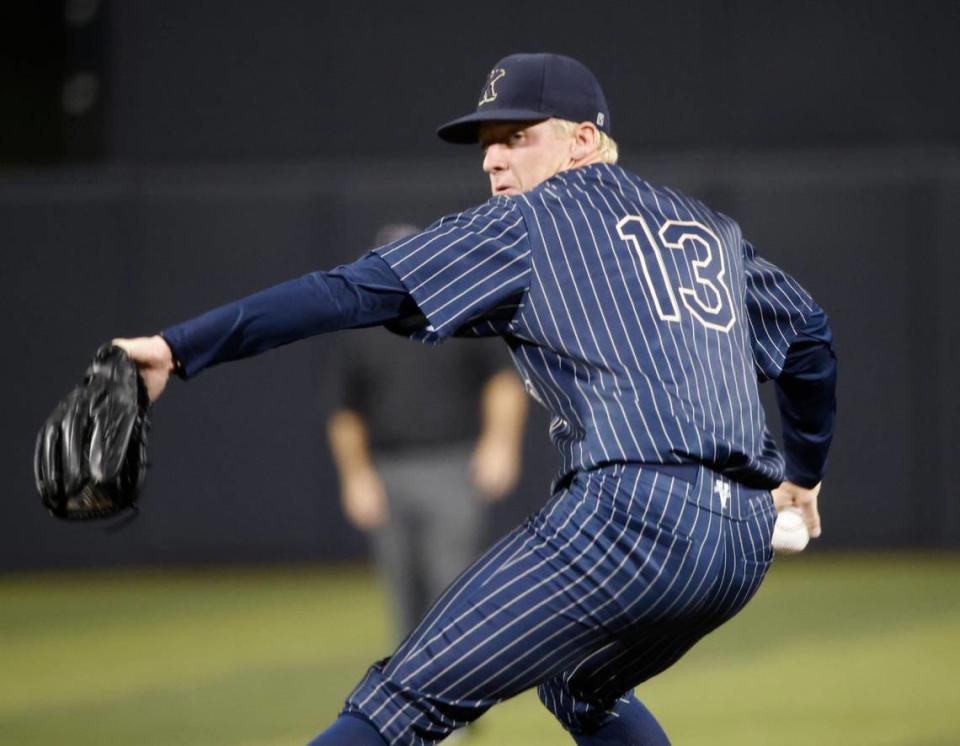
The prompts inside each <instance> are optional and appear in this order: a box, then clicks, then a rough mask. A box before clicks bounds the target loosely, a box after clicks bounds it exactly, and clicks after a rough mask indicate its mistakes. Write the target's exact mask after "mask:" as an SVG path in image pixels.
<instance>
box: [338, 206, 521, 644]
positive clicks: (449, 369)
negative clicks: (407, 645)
mask: <svg viewBox="0 0 960 746" xmlns="http://www.w3.org/2000/svg"><path fill="white" fill-rule="evenodd" d="M419 232H420V229H419V228H417V227H415V226H412V225H403V224H390V225H386V226H384V227H383V228H382V229H381V230H380V231H379V232H378V234H377V237H376V241H375V245H376V246H381V245H384V244H387V243H392V242H393V241H398V240H400V239H402V238H404V237H406V236H409V235H413V234H416V233H419ZM378 335H379V336H378V337H377V338H376V340H371V339H370V338H369V337H367V336H366V335H356V336H351V335H346V336H345V337H344V339H342V340H341V343H342V345H343V348H342V350H341V354H340V359H341V360H342V361H343V365H342V368H341V373H342V386H341V402H342V406H341V407H340V408H338V409H337V410H336V411H334V412H333V413H332V414H331V415H330V418H329V419H328V421H327V437H328V439H329V442H330V449H331V452H332V454H333V459H334V463H335V464H336V468H337V474H338V476H339V479H340V500H341V503H342V506H343V511H344V513H345V514H346V516H347V518H348V519H349V521H350V523H351V524H352V525H353V526H354V527H356V528H358V529H360V530H361V531H364V532H367V533H368V534H369V536H370V539H371V543H372V549H373V554H374V559H375V562H376V566H377V571H378V573H379V574H380V576H381V578H382V579H383V581H384V582H385V584H386V587H387V591H388V593H389V596H390V603H391V607H392V609H391V610H392V618H393V627H394V629H393V631H394V633H395V634H396V635H397V636H398V637H403V636H404V635H406V634H407V633H408V632H409V631H410V630H411V629H413V627H414V625H415V624H416V623H417V621H419V620H420V619H421V618H422V617H423V615H424V614H425V613H426V612H427V610H428V609H429V607H430V604H431V603H432V602H433V600H434V599H436V598H437V597H438V596H439V595H440V593H441V592H442V591H443V589H444V588H446V587H447V586H448V585H449V584H450V582H451V581H452V580H453V579H454V578H455V577H456V576H457V575H458V574H459V573H460V572H461V571H462V570H464V569H466V567H467V565H469V564H470V562H472V561H473V560H474V559H475V558H476V556H477V555H478V554H479V552H480V549H481V548H482V546H483V541H484V539H485V533H486V528H487V525H488V518H489V507H490V504H491V503H492V502H494V501H498V500H500V499H502V498H503V497H505V496H506V495H507V494H508V493H509V492H510V491H511V490H513V488H514V487H515V486H516V483H517V480H518V478H519V476H520V467H521V455H522V445H523V442H522V441H523V429H524V422H525V420H526V412H527V397H526V393H525V391H524V389H523V386H522V384H521V383H520V380H519V379H518V377H517V375H516V373H514V371H513V369H512V366H510V363H509V360H508V359H504V358H505V354H504V352H503V351H502V349H501V346H500V345H495V344H494V343H492V342H489V341H486V342H482V343H479V344H478V343H476V342H473V343H468V342H464V340H455V341H453V342H451V343H450V344H447V345H444V346H443V347H442V348H440V349H438V350H431V351H430V352H428V351H427V350H424V349H418V348H417V347H414V346H412V345H411V344H410V343H409V341H408V340H407V339H406V338H405V337H401V336H397V335H395V334H388V333H386V332H378Z"/></svg>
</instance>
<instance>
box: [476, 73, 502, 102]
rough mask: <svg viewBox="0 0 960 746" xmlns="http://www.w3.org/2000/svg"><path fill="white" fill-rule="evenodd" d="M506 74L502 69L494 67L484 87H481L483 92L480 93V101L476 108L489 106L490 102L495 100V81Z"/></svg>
mask: <svg viewBox="0 0 960 746" xmlns="http://www.w3.org/2000/svg"><path fill="white" fill-rule="evenodd" d="M506 74H507V71H506V70H504V69H503V68H502V67H495V68H493V70H491V71H490V74H489V75H488V76H487V82H486V85H484V86H483V91H482V92H481V93H480V100H479V101H478V102H477V106H483V105H484V104H489V103H490V102H491V101H496V100H497V87H496V86H497V81H499V80H500V79H501V78H502V77H503V76H504V75H506Z"/></svg>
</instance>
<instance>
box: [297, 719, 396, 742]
mask: <svg viewBox="0 0 960 746" xmlns="http://www.w3.org/2000/svg"><path fill="white" fill-rule="evenodd" d="M386 743H387V742H386V741H384V740H383V738H382V737H381V736H380V733H379V732H377V729H376V728H374V727H373V726H372V725H371V724H370V723H369V722H367V721H366V720H364V719H363V718H361V717H357V716H356V715H350V714H346V715H340V717H338V718H337V719H336V720H334V721H333V724H332V725H331V726H330V727H329V728H327V729H326V730H325V731H324V732H323V733H321V734H320V735H319V736H317V737H316V738H314V739H313V740H312V741H311V742H310V743H309V744H308V745H307V746H384V744H386Z"/></svg>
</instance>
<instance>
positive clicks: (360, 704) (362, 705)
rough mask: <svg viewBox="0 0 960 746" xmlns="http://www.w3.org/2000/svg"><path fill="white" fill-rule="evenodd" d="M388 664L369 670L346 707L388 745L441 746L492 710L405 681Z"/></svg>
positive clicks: (375, 665)
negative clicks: (437, 745) (406, 742)
mask: <svg viewBox="0 0 960 746" xmlns="http://www.w3.org/2000/svg"><path fill="white" fill-rule="evenodd" d="M388 661H389V659H385V660H382V661H379V662H377V663H375V664H374V665H373V666H371V667H370V669H369V670H368V671H367V675H366V676H365V677H364V679H363V681H361V682H360V684H359V685H358V686H357V688H356V689H354V690H353V692H351V694H350V696H349V697H348V698H347V701H346V705H345V707H344V712H346V713H355V714H359V715H361V716H362V717H364V718H365V719H366V720H368V721H370V722H371V723H372V724H373V725H374V726H375V727H376V728H377V730H379V731H380V733H381V735H382V736H383V737H384V738H385V739H386V740H387V741H388V742H391V743H393V742H398V741H400V740H409V741H411V742H416V743H424V744H433V743H438V742H440V741H441V740H443V739H444V738H446V737H447V736H448V735H450V733H452V732H453V731H454V730H457V729H458V728H462V727H463V726H464V725H467V724H468V723H470V722H472V721H473V720H476V719H477V718H478V717H480V715H481V714H483V712H485V711H486V709H487V708H488V707H489V705H484V704H483V703H480V702H477V701H475V700H470V699H458V698H457V696H456V695H455V694H450V695H448V694H444V693H442V692H437V691H435V690H433V689H432V688H430V687H427V686H424V684H423V682H421V681H418V680H417V678H416V677H413V678H412V679H407V678H404V676H403V675H402V671H388V667H387V663H388Z"/></svg>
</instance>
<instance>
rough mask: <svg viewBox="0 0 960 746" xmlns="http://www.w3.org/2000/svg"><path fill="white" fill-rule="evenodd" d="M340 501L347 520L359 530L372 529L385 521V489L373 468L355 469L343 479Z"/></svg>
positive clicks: (387, 510)
mask: <svg viewBox="0 0 960 746" xmlns="http://www.w3.org/2000/svg"><path fill="white" fill-rule="evenodd" d="M340 502H341V504H342V505H343V512H344V513H345V514H346V516H347V520H348V521H350V524H351V525H352V526H354V527H355V528H358V529H360V530H361V531H372V530H373V529H375V528H380V527H381V526H383V525H384V524H385V523H386V522H387V517H388V515H389V509H388V508H387V491H386V489H385V488H384V486H383V481H382V480H381V479H380V475H379V474H377V472H376V470H375V469H373V468H362V469H355V470H354V471H353V472H352V473H351V474H350V476H348V477H346V478H345V479H344V480H343V487H342V489H341V492H340Z"/></svg>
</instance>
